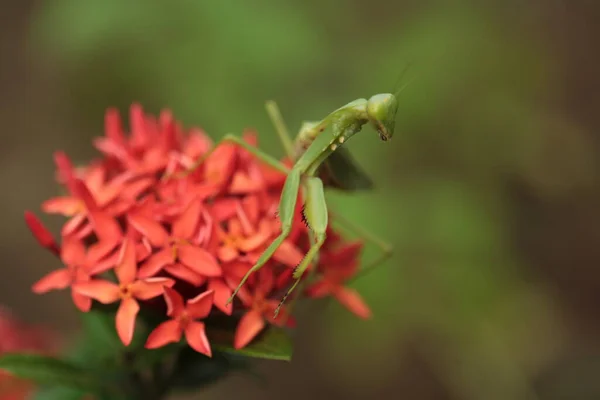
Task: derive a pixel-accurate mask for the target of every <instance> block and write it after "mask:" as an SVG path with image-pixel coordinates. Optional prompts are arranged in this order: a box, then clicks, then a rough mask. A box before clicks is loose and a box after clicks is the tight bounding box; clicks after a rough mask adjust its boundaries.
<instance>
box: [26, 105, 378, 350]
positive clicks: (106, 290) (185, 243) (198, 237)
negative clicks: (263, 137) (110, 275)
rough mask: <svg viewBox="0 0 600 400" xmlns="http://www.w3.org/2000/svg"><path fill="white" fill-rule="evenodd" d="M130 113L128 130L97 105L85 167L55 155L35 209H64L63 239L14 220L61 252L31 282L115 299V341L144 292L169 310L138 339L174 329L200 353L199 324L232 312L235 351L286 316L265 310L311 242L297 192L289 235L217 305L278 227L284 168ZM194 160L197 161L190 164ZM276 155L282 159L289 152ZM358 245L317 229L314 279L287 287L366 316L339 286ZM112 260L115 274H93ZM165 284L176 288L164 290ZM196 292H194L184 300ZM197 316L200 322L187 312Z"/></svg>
mask: <svg viewBox="0 0 600 400" xmlns="http://www.w3.org/2000/svg"><path fill="white" fill-rule="evenodd" d="M129 119H130V121H131V122H130V129H129V130H130V133H127V132H125V129H124V127H123V125H122V122H121V118H120V116H119V114H118V112H117V111H116V110H114V109H110V110H108V111H107V113H106V118H105V132H104V136H103V137H101V138H98V139H96V140H95V142H94V144H95V146H96V148H97V149H98V150H100V152H101V157H100V158H98V159H96V160H94V161H93V162H91V163H90V164H89V165H84V166H82V167H78V168H75V167H74V166H73V165H72V163H71V161H70V160H69V158H68V157H67V156H66V155H65V154H64V153H62V152H57V153H56V154H55V164H56V166H57V180H58V182H59V183H60V184H61V185H63V186H64V187H65V188H66V192H67V194H66V195H65V196H59V197H54V198H52V199H50V200H48V201H46V202H44V204H43V207H42V208H43V210H44V211H45V212H47V213H58V214H62V215H64V216H66V217H68V218H69V219H68V220H67V222H66V223H65V224H64V225H63V227H62V231H61V232H62V234H61V238H62V243H60V245H59V244H58V243H56V242H55V240H54V239H53V237H52V235H51V234H50V232H48V230H47V229H46V228H45V227H44V226H43V225H42V224H41V222H40V221H39V220H38V219H37V218H36V217H35V216H34V215H33V214H32V213H30V212H27V213H26V214H25V221H26V223H27V225H28V226H29V228H30V230H31V231H32V233H33V235H34V237H35V238H36V240H37V241H38V242H39V243H40V245H41V246H43V247H44V248H46V249H48V250H50V251H51V252H53V253H54V254H56V255H57V256H60V259H61V261H62V262H63V264H64V268H61V269H58V270H56V271H53V272H51V273H50V274H48V275H47V276H45V277H43V278H42V279H40V281H38V282H37V283H36V284H35V285H34V286H33V290H34V292H36V293H45V292H47V291H50V290H55V289H65V288H68V287H69V286H70V287H71V293H72V298H73V301H74V303H75V304H76V306H77V307H78V308H79V309H80V310H82V311H87V310H89V309H90V307H91V304H92V303H91V302H92V299H96V300H97V301H100V302H101V303H105V304H109V303H113V302H117V301H119V302H120V304H119V307H118V311H117V313H116V316H115V319H116V322H115V325H116V329H117V331H118V334H119V337H120V338H121V340H122V341H123V343H124V344H126V345H128V344H129V343H130V342H131V340H132V336H133V332H134V327H135V321H136V317H137V314H138V312H139V310H140V307H145V306H147V307H154V306H155V302H154V301H153V302H146V301H145V300H149V299H152V298H155V297H159V296H160V295H161V294H162V295H163V297H164V299H165V301H166V302H167V305H168V315H169V317H170V318H171V319H170V320H169V321H166V322H164V323H163V324H161V325H159V326H158V327H157V328H156V329H155V330H154V331H153V332H152V334H151V335H150V337H149V338H148V342H147V347H149V348H155V347H160V346H162V345H164V344H166V343H171V342H175V341H179V340H180V339H181V337H182V336H183V335H185V336H186V338H187V341H188V343H189V345H190V346H191V347H193V348H194V349H196V350H197V351H199V352H201V353H204V354H207V355H209V356H210V354H211V350H210V349H211V347H210V344H209V343H208V340H207V339H206V335H205V333H204V323H206V324H210V321H211V319H210V318H209V317H208V315H209V313H210V312H211V310H212V311H214V312H215V313H223V314H225V315H227V316H230V318H238V315H242V317H241V319H239V321H236V323H237V328H236V331H235V341H234V342H235V343H234V345H235V347H236V348H238V349H239V348H242V347H244V346H246V345H248V344H249V343H250V342H251V341H252V340H254V338H256V336H257V335H258V334H259V333H260V332H261V331H262V330H263V329H265V328H266V327H267V326H268V325H279V326H281V325H284V324H286V323H287V324H288V325H290V326H291V325H293V323H294V322H293V319H292V318H288V317H289V310H285V309H284V310H282V313H283V314H284V315H283V317H281V318H277V319H274V311H275V309H276V307H277V306H278V304H279V301H280V299H281V296H282V295H283V293H284V292H285V290H286V289H287V287H288V286H289V284H290V283H291V281H292V277H291V275H292V271H293V268H294V267H296V266H297V265H298V264H299V263H300V261H301V260H302V258H303V257H304V254H305V253H306V251H307V250H308V247H309V246H310V241H309V237H308V229H307V227H306V226H305V225H304V224H303V223H302V221H301V213H300V209H301V207H302V206H303V203H304V202H303V199H302V194H301V193H299V194H298V201H297V208H296V213H295V214H296V215H295V218H294V223H293V225H292V230H291V233H290V235H289V236H288V237H287V239H286V240H285V241H284V242H283V243H282V245H281V246H280V247H279V248H278V249H277V251H276V252H275V253H274V256H273V257H272V259H271V260H269V261H268V262H267V263H266V264H264V266H263V267H262V269H261V270H260V271H258V272H257V273H255V274H253V275H252V276H251V277H250V279H248V281H247V282H246V284H245V285H244V287H243V288H242V290H240V291H239V293H238V294H239V296H238V298H237V300H239V301H235V302H233V303H232V304H228V305H225V303H226V301H227V300H228V299H229V298H230V296H231V294H232V292H233V290H234V289H235V288H236V287H237V286H238V284H239V282H240V281H241V279H242V278H243V276H244V275H245V274H246V273H247V272H248V271H249V270H250V269H251V267H252V266H253V265H254V264H255V263H256V261H257V260H258V258H259V257H260V255H261V254H262V253H263V251H264V250H265V249H266V248H267V247H268V246H269V245H270V244H271V243H272V241H273V240H274V239H275V238H276V237H277V235H279V233H280V232H281V226H280V225H281V223H280V221H279V219H278V218H277V216H276V210H277V208H278V204H279V199H280V197H281V190H282V187H283V184H284V181H285V178H286V176H285V174H283V173H281V172H280V171H279V170H276V169H274V168H273V167H271V166H269V165H268V164H266V163H265V162H263V161H261V160H260V159H258V158H257V157H255V156H254V155H253V154H252V153H251V152H249V151H247V150H246V149H244V148H242V147H241V146H237V145H235V144H232V143H225V144H222V145H220V146H219V147H218V148H216V149H212V142H211V140H210V139H209V138H208V137H207V136H206V135H205V134H204V132H202V131H201V130H199V129H192V130H189V131H188V132H185V131H184V129H183V128H182V127H181V125H180V124H179V123H178V122H177V121H175V120H174V118H173V116H172V114H171V113H170V112H169V111H163V112H161V114H160V115H159V116H158V118H155V117H153V116H151V115H147V114H145V113H144V111H143V109H142V107H141V106H140V105H137V104H134V105H132V107H131V109H130V118H129ZM243 139H244V140H245V141H246V142H247V143H249V144H250V145H252V146H257V145H258V140H257V136H256V134H255V133H254V132H250V131H247V132H245V133H244V137H243ZM209 152H210V155H208V157H206V156H207V154H208V153H209ZM201 157H206V158H205V159H204V161H203V162H202V163H201V164H200V165H197V164H198V160H199V159H200V158H201ZM284 163H285V164H286V165H287V166H290V165H291V162H290V161H289V160H284ZM191 168H193V170H190V169H191ZM118 249H120V250H118ZM360 250H361V245H360V243H352V244H348V243H347V242H346V241H345V240H344V238H343V237H341V236H340V235H339V234H338V233H337V232H336V231H335V230H333V229H332V228H331V227H330V228H328V231H327V240H326V241H325V243H324V245H323V246H322V249H321V254H320V257H319V263H318V265H317V275H316V277H315V278H316V281H312V282H310V283H311V285H310V286H309V288H308V290H307V291H305V292H304V293H303V292H302V291H300V290H298V291H296V292H294V293H293V296H304V297H306V295H307V294H308V297H322V296H325V295H332V296H334V297H336V298H337V299H338V301H340V302H341V303H342V304H344V305H345V306H346V307H347V308H349V309H350V310H351V311H353V312H354V313H355V314H357V315H359V316H361V317H367V316H368V315H370V311H369V309H368V307H367V306H366V305H365V304H364V303H363V302H362V300H361V299H360V296H359V295H358V294H357V293H356V292H355V291H353V290H351V289H348V288H346V287H344V286H343V285H344V283H345V282H346V281H347V280H348V279H349V278H351V277H352V276H354V275H355V274H356V271H357V269H358V253H359V252H360ZM113 268H114V272H115V273H116V276H117V278H118V282H117V283H114V282H111V281H108V280H104V279H103V278H101V277H99V276H98V275H99V274H102V273H104V272H107V271H109V270H111V269H113ZM165 274H168V275H169V276H170V277H172V279H171V278H164V277H162V276H163V275H165ZM306 276H312V274H306ZM174 285H177V286H176V287H177V290H178V291H177V292H176V291H175V290H174V289H171V287H173V286H174ZM197 293H202V294H201V295H199V296H196V297H194V298H190V296H189V294H193V295H195V294H197ZM213 305H214V309H213V308H212V307H213ZM205 317H206V318H207V319H206V321H205V322H198V321H195V320H196V319H203V318H205Z"/></svg>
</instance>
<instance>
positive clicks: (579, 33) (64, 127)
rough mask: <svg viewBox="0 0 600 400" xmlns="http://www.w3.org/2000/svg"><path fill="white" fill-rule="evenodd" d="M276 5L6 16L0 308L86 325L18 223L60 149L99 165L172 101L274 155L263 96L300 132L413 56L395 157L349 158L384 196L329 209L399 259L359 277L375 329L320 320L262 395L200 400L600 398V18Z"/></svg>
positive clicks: (261, 1)
mask: <svg viewBox="0 0 600 400" xmlns="http://www.w3.org/2000/svg"><path fill="white" fill-rule="evenodd" d="M281 3H282V2H276V1H266V0H258V1H253V2H242V1H221V2H201V1H197V2H194V1H184V0H179V1H171V2H161V1H158V0H154V1H151V0H145V1H142V0H137V1H134V0H128V1H127V0H102V1H100V0H98V1H85V2H84V1H80V0H47V1H44V2H42V1H39V2H34V1H29V0H21V1H6V2H5V3H4V5H3V7H2V9H1V11H0V17H1V19H0V22H1V23H0V30H1V35H0V44H1V47H0V54H1V61H0V102H1V103H0V104H1V106H0V121H2V126H3V133H2V146H1V148H0V151H1V152H2V153H1V154H2V158H1V161H2V167H1V168H0V182H2V184H3V187H4V190H3V196H2V197H1V198H0V207H1V209H2V210H3V218H2V221H3V225H2V229H0V235H1V237H0V243H1V245H0V249H1V251H2V259H3V260H4V263H3V264H4V267H3V271H4V272H3V274H2V279H1V280H0V282H1V283H0V285H1V291H0V303H4V304H6V305H8V306H9V307H12V308H13V309H14V310H15V311H16V312H18V313H19V314H20V315H21V316H22V318H23V319H25V320H27V321H30V322H36V323H44V324H48V325H50V326H51V327H53V328H54V329H57V330H60V331H62V332H64V333H65V334H67V335H68V334H72V333H73V332H75V331H76V329H77V318H76V313H75V312H74V309H73V307H72V306H71V303H70V301H69V298H68V295H67V293H57V294H50V295H46V296H43V297H37V296H34V295H33V294H32V293H31V292H30V290H29V288H30V286H31V284H32V283H33V282H34V281H35V280H36V279H38V278H39V277H41V276H42V275H43V274H44V273H45V272H46V271H49V270H50V269H54V268H56V267H57V262H56V260H55V259H54V258H53V257H52V256H50V255H49V254H46V253H45V252H44V251H42V250H40V249H39V248H38V247H37V246H36V244H35V242H34V240H33V239H32V237H31V235H30V234H29V232H28V231H27V229H26V227H25V224H24V223H23V218H22V216H23V211H24V210H25V209H32V210H35V211H38V210H39V204H40V203H41V202H42V201H43V200H45V199H46V198H48V197H51V196H52V195H53V194H55V193H56V190H57V189H58V188H57V186H56V185H55V183H54V181H53V174H54V171H53V168H54V166H53V162H52V152H53V151H55V150H58V149H64V150H65V151H67V153H68V154H69V155H70V156H71V157H72V158H73V159H74V160H76V161H82V162H84V161H86V160H88V159H89V158H91V157H93V156H94V154H95V153H94V150H93V148H92V145H91V139H92V138H93V137H95V136H98V135H100V134H101V133H102V124H103V113H104V110H105V108H106V107H108V106H113V105H114V106H118V107H120V108H121V109H123V110H126V109H127V107H128V105H129V104H130V103H131V102H132V101H140V102H142V103H143V104H144V106H145V107H146V108H147V109H148V110H150V111H153V112H156V111H158V110H159V109H160V108H162V107H170V108H172V109H173V111H174V113H175V115H176V116H178V118H180V119H182V120H183V121H184V122H185V123H186V124H187V125H188V126H189V125H197V126H201V127H203V128H205V129H206V130H207V132H208V133H209V134H210V135H211V136H213V137H214V138H218V137H220V136H221V135H222V134H224V133H226V132H240V131H241V130H242V129H243V128H244V127H254V128H257V129H258V130H259V132H261V138H262V142H263V144H264V145H265V148H266V149H267V150H268V151H269V152H271V153H272V154H281V150H280V147H279V145H278V143H277V142H276V140H275V135H274V133H273V129H272V128H271V126H270V124H269V121H268V119H267V117H266V114H265V113H264V111H263V110H264V109H263V104H264V101H265V100H267V99H271V98H273V99H276V100H277V101H278V102H279V104H280V106H281V108H282V111H283V113H284V116H285V118H286V120H287V122H288V125H290V127H292V128H294V129H297V128H298V127H299V126H300V123H301V121H302V120H305V119H308V120H310V119H316V118H319V117H322V116H323V115H325V114H326V113H328V112H330V111H332V110H333V109H335V108H337V107H338V106H340V105H342V104H344V103H345V102H348V101H350V100H352V99H354V98H357V97H365V96H367V97H368V96H370V95H371V94H374V93H377V92H384V91H389V90H390V88H391V86H392V85H393V82H394V80H395V79H396V77H397V75H398V73H399V71H400V70H401V69H402V68H403V66H404V65H405V64H406V63H407V62H412V63H413V66H412V70H411V71H412V72H413V73H415V75H416V78H415V81H414V82H413V83H412V84H411V85H410V86H409V87H408V88H407V89H406V90H405V91H404V92H403V93H402V95H401V99H400V101H401V110H400V115H399V118H398V122H397V133H396V136H395V137H394V140H393V141H392V142H391V144H390V145H389V146H388V145H382V144H381V143H380V142H378V141H377V140H376V139H375V134H374V132H372V131H371V130H370V128H369V130H365V133H364V134H363V135H360V137H359V138H356V139H353V143H352V144H350V147H351V148H353V149H355V150H356V151H355V153H356V155H357V158H358V159H359V160H360V161H361V162H362V163H363V164H364V165H365V168H366V169H367V170H368V171H369V172H371V173H372V174H373V175H374V176H375V177H376V182H377V184H378V186H379V189H378V191H377V192H375V193H372V194H361V195H359V196H353V197H351V198H348V197H346V196H341V195H332V196H331V200H330V203H331V204H332V206H333V207H335V208H337V209H339V210H340V211H341V212H343V213H345V214H346V215H347V216H350V217H352V218H353V219H355V220H356V221H358V222H360V223H362V224H363V225H364V226H365V227H368V228H370V229H372V230H374V231H376V232H378V233H381V234H382V235H383V236H384V237H386V238H388V239H389V240H390V241H391V242H392V243H394V245H395V247H396V255H395V256H394V258H393V259H392V260H391V261H390V262H388V263H387V264H386V265H385V266H384V267H382V268H381V269H380V271H377V272H376V273H373V274H372V275H370V276H369V277H368V278H365V279H364V280H362V281H361V282H358V283H357V285H356V286H357V288H359V289H360V290H361V291H362V293H364V296H365V298H366V300H367V301H368V302H369V304H371V305H372V307H373V310H374V313H375V318H374V319H373V320H372V321H369V322H362V321H359V320H357V319H355V318H353V317H352V316H350V315H348V314H347V313H346V312H345V311H344V310H343V309H342V308H341V307H338V306H337V305H334V304H332V305H330V306H327V307H326V308H322V309H320V308H312V309H309V310H306V312H305V314H303V315H302V319H301V324H300V328H299V330H298V332H297V348H296V355H295V358H294V361H293V362H292V363H291V364H279V363H265V364H264V365H263V366H262V368H261V369H262V370H264V372H265V374H266V376H267V378H268V381H269V385H268V387H262V386H260V385H259V384H257V383H255V382H253V381H251V380H249V379H243V378H233V379H231V380H229V381H226V382H223V383H220V384H218V385H217V386H215V387H214V388H211V389H210V390H208V391H207V392H205V393H202V394H201V395H198V396H196V397H194V396H192V397H191V398H207V399H208V398H211V399H229V398H234V396H235V397H238V396H243V397H244V398H245V399H248V400H250V399H280V398H288V399H296V398H297V399H301V398H306V397H308V396H311V397H315V396H322V397H323V398H325V397H332V398H344V399H364V398H369V397H374V398H398V399H411V400H412V399H414V400H429V399H431V400H438V399H439V400H442V399H454V400H463V399H464V400H488V399H489V400H495V399H499V400H509V399H516V400H520V399H523V400H554V399H569V400H579V399H600V380H598V379H597V377H598V376H599V375H600V343H599V339H600V336H599V335H598V333H599V332H598V331H599V329H600V324H599V322H600V313H599V307H598V305H599V304H600V273H599V268H600V218H599V214H600V207H599V205H600V196H599V195H600V185H599V174H598V162H599V161H600V151H599V143H598V134H597V130H598V128H599V126H600V119H599V117H598V115H599V114H598V111H597V110H600V84H599V82H600V80H599V79H598V77H597V76H598V70H599V66H600V64H599V62H598V61H599V52H598V44H597V40H596V38H598V37H600V27H599V26H598V24H597V21H598V17H600V13H599V10H600V4H598V2H595V1H591V0H590V1H585V0H579V1H559V0H548V1H533V0H532V1H514V0H513V1H502V2H500V1H484V2H481V1H475V0H473V1H466V0H465V1H462V2H455V4H453V5H451V6H450V5H448V4H447V3H448V2H445V1H398V2H389V1H386V0H371V1H368V2H363V1H358V0H352V1H342V0H334V1H330V2H325V3H326V4H322V3H323V2H318V1H316V0H307V1H304V2H289V3H285V4H281ZM45 221H47V222H48V224H49V226H51V227H52V228H53V229H55V230H56V229H58V227H59V226H60V223H61V220H60V219H57V218H50V217H48V218H46V219H45ZM369 255H371V256H372V255H373V253H368V254H367V256H369Z"/></svg>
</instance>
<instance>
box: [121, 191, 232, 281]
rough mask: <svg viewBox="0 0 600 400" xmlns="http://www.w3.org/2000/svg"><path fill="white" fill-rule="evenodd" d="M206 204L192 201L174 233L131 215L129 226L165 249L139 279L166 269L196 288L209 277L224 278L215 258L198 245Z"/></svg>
mask: <svg viewBox="0 0 600 400" xmlns="http://www.w3.org/2000/svg"><path fill="white" fill-rule="evenodd" d="M201 208H202V204H201V203H200V201H198V200H195V201H192V202H191V204H190V205H189V206H188V208H187V209H186V210H185V211H184V212H183V214H181V215H180V216H179V217H178V218H177V219H176V220H175V221H174V222H173V224H172V227H171V234H170V235H169V233H168V232H167V231H166V229H165V228H164V227H163V226H162V225H161V224H160V223H158V222H156V221H154V220H152V219H151V218H148V217H146V216H143V215H139V214H131V215H129V223H130V224H131V225H132V226H133V227H134V228H136V229H137V230H138V231H139V232H141V233H142V234H143V235H144V236H145V237H147V238H148V240H149V241H150V243H152V245H153V246H155V247H159V248H162V249H161V250H159V251H158V252H157V253H154V254H153V255H152V256H150V258H149V259H148V260H147V261H146V262H145V263H144V265H143V266H142V267H141V268H140V271H139V276H140V277H142V278H147V277H151V276H154V275H156V274H157V273H158V272H160V271H161V270H163V269H164V270H166V271H167V272H169V273H170V274H171V275H173V276H175V277H178V278H180V279H183V280H186V281H188V282H189V283H191V284H194V285H201V284H202V283H203V282H204V281H205V277H207V276H220V275H221V273H222V272H221V268H220V267H219V264H218V263H217V260H216V259H215V257H214V256H213V255H212V254H210V253H209V252H208V251H206V250H205V249H203V248H201V247H199V246H197V245H195V244H194V242H195V241H196V240H195V239H196V235H197V233H198V229H199V225H200V216H201Z"/></svg>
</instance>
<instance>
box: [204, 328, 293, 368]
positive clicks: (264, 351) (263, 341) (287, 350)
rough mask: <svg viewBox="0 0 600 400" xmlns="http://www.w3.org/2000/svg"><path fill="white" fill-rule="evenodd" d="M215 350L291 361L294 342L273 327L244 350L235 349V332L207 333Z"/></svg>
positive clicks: (281, 330)
mask: <svg viewBox="0 0 600 400" xmlns="http://www.w3.org/2000/svg"><path fill="white" fill-rule="evenodd" d="M207 335H208V338H209V340H210V342H211V345H212V347H213V348H214V349H216V350H219V351H223V352H226V353H230V354H238V355H243V356H246V357H252V358H263V359H268V360H280V361H291V359H292V353H293V350H294V349H293V347H294V346H293V342H292V339H291V338H290V336H289V335H288V334H287V333H286V332H285V331H284V330H283V329H280V328H275V327H271V328H269V329H268V330H267V331H266V332H264V333H263V334H261V335H260V336H258V337H257V338H256V339H254V341H252V343H250V344H249V345H248V346H246V347H244V348H243V349H239V350H238V349H235V348H234V347H233V337H234V331H212V332H207Z"/></svg>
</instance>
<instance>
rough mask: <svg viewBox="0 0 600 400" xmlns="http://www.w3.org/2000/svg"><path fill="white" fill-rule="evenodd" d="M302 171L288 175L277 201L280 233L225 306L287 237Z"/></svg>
mask: <svg viewBox="0 0 600 400" xmlns="http://www.w3.org/2000/svg"><path fill="white" fill-rule="evenodd" d="M301 175H302V171H301V170H300V169H298V168H293V169H292V170H291V171H290V173H289V174H288V177H287V179H286V180H285V184H284V185H283V191H282V192H281V200H280V201H279V217H280V219H281V233H280V234H279V236H277V238H276V239H275V240H274V241H273V243H271V244H270V245H269V247H267V249H266V250H265V251H264V252H263V253H262V255H261V256H260V258H259V259H258V261H257V262H256V265H254V266H253V267H252V268H250V271H248V272H247V273H246V275H244V277H243V278H242V281H241V282H240V283H239V285H238V287H237V288H236V289H235V290H234V291H233V294H232V295H231V297H230V298H229V299H228V300H227V303H225V304H226V305H227V304H230V303H231V302H232V301H233V299H234V297H235V296H236V295H237V292H238V291H239V290H240V289H241V287H242V286H243V285H244V283H246V281H247V280H248V278H249V277H250V275H252V274H253V273H254V272H256V271H258V270H259V269H261V268H262V266H263V265H265V263H266V262H267V261H269V259H270V258H271V257H272V256H273V254H275V251H277V249H278V248H279V246H280V245H281V244H282V243H283V241H284V240H285V239H287V237H288V236H289V234H290V232H291V230H292V224H293V222H294V211H295V210H296V201H297V200H298V190H299V189H300V177H301Z"/></svg>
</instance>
